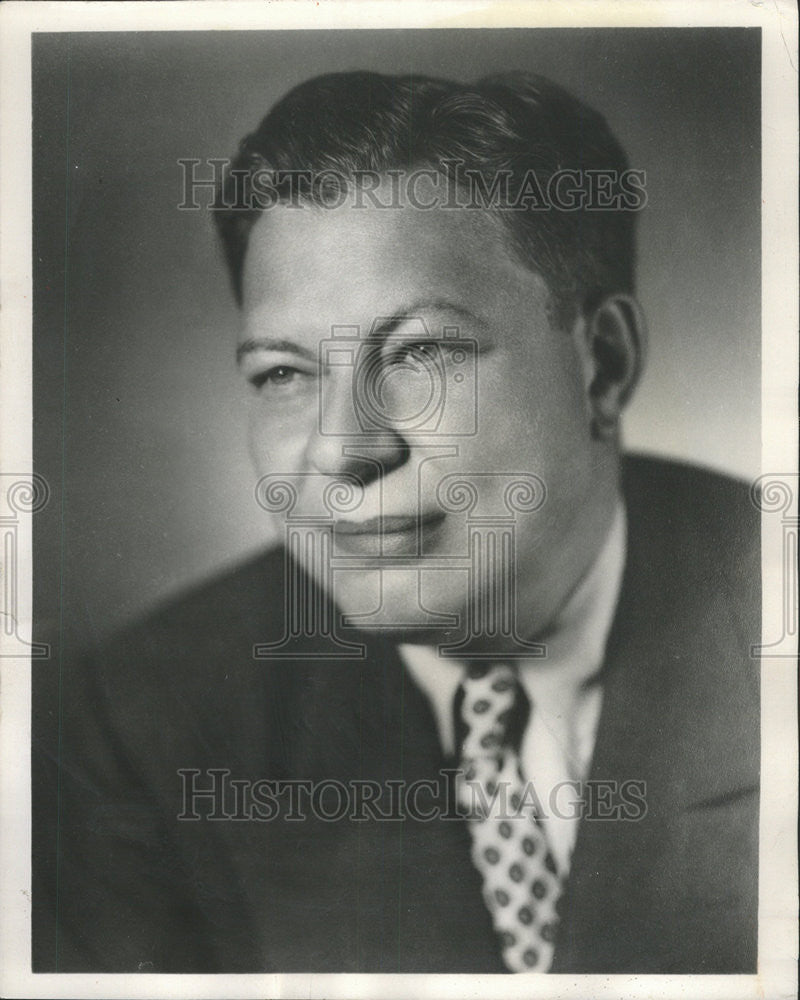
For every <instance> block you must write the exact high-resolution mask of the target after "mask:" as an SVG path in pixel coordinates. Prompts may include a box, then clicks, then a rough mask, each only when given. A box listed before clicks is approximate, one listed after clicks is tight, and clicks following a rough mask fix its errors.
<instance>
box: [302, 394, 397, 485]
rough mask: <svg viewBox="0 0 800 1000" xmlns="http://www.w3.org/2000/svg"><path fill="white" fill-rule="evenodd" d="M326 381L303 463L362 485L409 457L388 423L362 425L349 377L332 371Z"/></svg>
mask: <svg viewBox="0 0 800 1000" xmlns="http://www.w3.org/2000/svg"><path fill="white" fill-rule="evenodd" d="M327 381H328V384H327V385H326V387H325V392H324V395H323V396H322V398H321V400H320V408H319V414H318V419H317V421H316V422H315V427H314V430H313V431H312V434H311V436H310V438H309V441H308V445H307V447H306V454H305V457H306V462H307V464H308V465H309V466H310V467H311V468H312V469H314V470H315V471H316V472H321V473H322V474H323V475H326V476H342V475H351V476H355V477H356V478H357V479H359V480H360V481H361V483H363V485H364V486H367V485H369V483H370V482H372V481H374V480H376V479H380V478H381V477H382V476H386V475H388V474H389V473H390V472H391V471H392V470H393V469H396V468H399V467H400V466H402V465H404V464H405V463H406V462H407V461H408V458H409V447H408V443H407V442H406V440H405V438H404V437H403V436H402V435H401V434H400V433H398V431H397V430H396V429H395V428H393V427H391V426H389V425H388V424H384V425H381V426H380V427H374V426H370V427H367V428H365V427H364V426H363V424H362V422H361V421H360V419H359V413H358V412H357V409H356V407H355V405H354V399H353V382H352V380H351V379H350V378H348V377H346V376H344V375H341V374H336V375H332V376H329V378H328V380H327Z"/></svg>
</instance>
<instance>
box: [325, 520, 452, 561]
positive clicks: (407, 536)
mask: <svg viewBox="0 0 800 1000" xmlns="http://www.w3.org/2000/svg"><path fill="white" fill-rule="evenodd" d="M444 518H445V514H444V512H443V511H439V510H437V511H432V512H430V513H428V514H422V515H416V514H411V515H405V514H401V515H384V516H383V517H380V516H379V517H371V518H368V519H367V520H366V521H337V522H336V525H335V527H334V538H335V542H336V547H337V548H339V549H343V550H345V551H350V552H358V553H363V554H365V555H399V554H408V555H412V554H416V553H417V552H418V551H419V548H420V544H419V539H420V536H421V533H422V531H424V530H430V531H432V530H433V529H435V528H436V527H437V526H438V525H439V524H441V523H442V521H443V520H444Z"/></svg>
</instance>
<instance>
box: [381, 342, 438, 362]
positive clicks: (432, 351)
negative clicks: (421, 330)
mask: <svg viewBox="0 0 800 1000" xmlns="http://www.w3.org/2000/svg"><path fill="white" fill-rule="evenodd" d="M438 357H439V344H438V342H437V341H435V340H419V341H412V342H410V343H408V344H401V345H400V346H399V347H397V348H396V349H395V350H394V351H392V353H391V355H390V356H389V358H388V364H403V363H405V362H409V361H410V362H412V363H413V362H414V361H420V362H422V363H423V364H424V363H425V362H426V361H436V360H437V359H438Z"/></svg>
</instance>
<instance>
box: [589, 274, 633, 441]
mask: <svg viewBox="0 0 800 1000" xmlns="http://www.w3.org/2000/svg"><path fill="white" fill-rule="evenodd" d="M584 335H585V337H586V347H587V349H588V355H589V357H588V359H587V360H588V368H589V378H588V386H587V392H588V403H589V407H590V411H591V416H592V436H593V437H594V438H595V440H598V441H605V440H612V439H614V438H615V437H616V435H617V430H618V424H619V419H620V416H621V415H622V411H623V410H624V409H625V406H626V405H627V403H628V401H629V399H630V398H631V396H632V395H633V391H634V389H635V388H636V385H637V383H638V381H639V378H640V376H641V374H642V370H643V369H644V362H645V355H646V350H647V331H646V326H645V319H644V313H643V312H642V309H641V306H640V305H639V303H638V302H637V301H636V299H634V298H633V296H631V295H625V294H622V293H620V294H615V295H610V296H608V298H606V299H604V300H603V301H602V302H601V303H600V305H599V306H597V308H596V309H595V310H594V312H593V313H592V314H591V315H590V316H589V318H588V322H587V325H586V328H585V334H584Z"/></svg>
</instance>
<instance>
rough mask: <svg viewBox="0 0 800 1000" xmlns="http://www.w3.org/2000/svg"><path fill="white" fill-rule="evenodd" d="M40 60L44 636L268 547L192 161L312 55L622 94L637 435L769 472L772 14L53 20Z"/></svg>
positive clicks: (734, 468)
mask: <svg viewBox="0 0 800 1000" xmlns="http://www.w3.org/2000/svg"><path fill="white" fill-rule="evenodd" d="M33 55H34V60H33V96H34V149H33V154H34V393H35V396H34V405H35V420H34V423H35V427H34V449H35V464H36V469H37V471H38V472H40V473H41V474H42V475H44V476H46V478H47V480H48V482H49V483H50V487H51V490H52V495H51V500H50V503H49V505H48V507H47V508H46V510H45V511H43V512H42V513H41V514H37V520H36V523H35V546H36V549H35V556H36V574H37V582H36V617H37V629H38V632H39V635H38V636H35V638H41V639H42V640H45V641H48V640H49V641H53V642H55V643H59V642H61V643H62V645H65V644H67V643H70V644H72V643H73V642H83V641H89V640H93V639H95V638H96V637H101V636H103V635H105V634H106V633H107V632H108V631H109V630H111V629H112V628H114V627H116V626H117V625H119V624H120V623H122V622H124V621H126V620H128V619H129V618H131V617H132V616H134V615H136V614H137V613H138V612H140V611H141V610H143V609H145V608H148V607H150V606H151V605H153V604H154V603H157V601H158V600H159V599H160V598H162V597H164V596H165V595H168V594H169V593H171V592H173V591H175V590H176V589H180V588H181V587H182V586H184V585H186V584H187V583H189V582H191V581H194V580H197V579H198V578H202V577H203V576H206V575H207V574H209V573H212V572H214V571H215V570H217V569H219V568H221V567H223V566H226V565H229V564H231V563H234V562H236V561H238V560H239V559H241V558H242V557H243V556H245V555H246V554H248V553H250V552H252V551H253V550H255V549H257V548H259V547H261V546H263V545H264V544H265V543H266V542H268V541H269V535H268V531H267V526H266V525H265V523H264V515H263V513H262V512H261V511H260V509H259V508H258V507H257V505H256V504H255V502H254V499H253V485H254V482H255V476H254V473H253V472H252V469H251V467H250V463H249V459H248V456H247V452H246V448H245V435H244V429H243V416H244V406H243V401H244V398H245V392H244V388H243V387H242V386H241V385H240V383H239V380H238V378H237V374H236V370H235V366H234V354H233V349H234V344H235V336H236V331H237V322H238V320H237V314H236V310H235V308H234V305H233V303H232V299H231V296H230V294H229V290H228V283H227V277H226V275H225V273H224V271H223V268H222V262H221V255H220V252H219V250H218V248H217V246H216V245H215V242H214V234H213V228H212V222H211V218H210V215H209V213H208V212H206V211H203V212H186V211H183V212H182V211H178V209H177V205H178V203H179V201H180V198H181V192H180V181H181V170H180V168H179V166H178V161H179V160H180V159H183V158H187V157H197V158H200V159H202V160H204V161H205V160H207V159H209V158H212V157H223V156H227V155H229V154H231V153H232V152H233V151H234V149H235V148H236V146H237V143H238V141H239V139H240V138H241V137H242V136H243V134H244V133H245V132H247V131H249V130H250V129H252V128H253V127H254V126H255V125H256V124H257V122H258V121H259V120H260V119H261V118H262V117H263V115H264V114H265V112H266V111H267V109H268V108H269V106H270V105H271V103H272V102H273V101H275V100H276V99H277V98H278V97H280V96H281V95H282V94H283V93H285V92H286V91H287V90H288V89H289V88H290V87H292V86H293V85H294V84H296V83H298V82H300V81H301V80H304V79H306V78H307V77H309V76H312V75H315V74H317V73H322V72H330V71H336V70H347V69H358V68H364V69H372V70H379V71H383V72H416V73H425V74H435V75H445V76H451V77H456V78H459V79H464V80H468V79H471V78H474V77H476V76H479V75H483V74H485V73H488V72H494V71H498V70H506V69H522V70H531V71H535V72H539V73H543V74H545V75H546V76H549V77H551V78H553V79H554V80H556V81H558V82H559V83H562V84H564V85H565V86H567V87H568V88H569V89H571V90H572V91H573V92H574V93H575V94H577V95H578V96H579V97H581V98H584V99H585V100H587V101H589V102H590V103H592V104H593V105H595V106H596V107H598V108H599V109H600V110H601V111H602V112H604V113H605V115H606V116H607V118H608V120H609V122H610V124H611V126H612V128H613V129H614V130H615V131H616V132H617V134H618V136H619V138H620V139H621V141H622V142H623V144H624V145H625V147H626V148H627V150H628V152H629V155H630V160H631V164H632V166H633V167H635V168H639V169H644V170H646V171H647V192H648V198H649V203H648V206H647V208H646V210H645V211H644V213H642V215H641V217H640V243H639V245H640V254H639V289H640V298H641V300H642V303H643V305H644V307H645V310H646V312H647V314H648V317H649V325H650V344H651V346H650V362H649V370H648V372H647V376H646V378H645V380H644V383H643V384H642V386H641V388H640V391H639V394H638V397H637V399H636V401H635V403H634V405H633V407H632V409H631V410H630V413H629V415H628V417H627V419H626V425H625V426H626V439H627V442H628V443H629V445H630V446H634V447H637V448H642V449H646V450H649V451H654V452H659V453H664V454H668V455H672V456H677V457H682V458H687V459H690V460H695V461H699V462H701V463H704V464H709V465H712V466H714V467H716V468H722V469H725V470H728V471H731V472H733V473H736V474H738V475H741V476H743V477H746V478H752V477H755V476H756V475H758V473H759V441H760V420H759V417H760V393H759V383H760V198H761V194H760V129H759V120H760V39H759V33H758V31H757V30H750V29H747V30H745V29H702V30H695V29H668V30H664V29H659V30H628V29H625V30H602V31H600V30H536V31H530V30H492V31H489V30H467V31H450V30H446V31H427V32H422V31H363V32H354V31H349V32H316V31H302V32H256V33H252V32H249V33H248V32H202V33H190V32H180V33H166V32H159V33H149V32H142V33H122V34H120V33H115V34H105V33H103V34H97V33H82V34H69V35H52V34H50V35H42V36H39V37H37V38H36V39H35V42H34V49H33Z"/></svg>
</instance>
